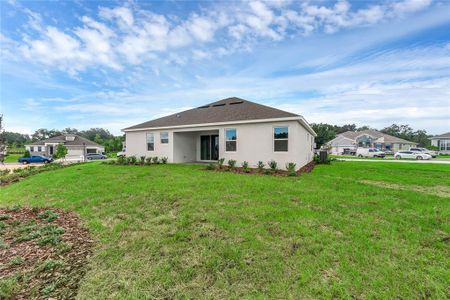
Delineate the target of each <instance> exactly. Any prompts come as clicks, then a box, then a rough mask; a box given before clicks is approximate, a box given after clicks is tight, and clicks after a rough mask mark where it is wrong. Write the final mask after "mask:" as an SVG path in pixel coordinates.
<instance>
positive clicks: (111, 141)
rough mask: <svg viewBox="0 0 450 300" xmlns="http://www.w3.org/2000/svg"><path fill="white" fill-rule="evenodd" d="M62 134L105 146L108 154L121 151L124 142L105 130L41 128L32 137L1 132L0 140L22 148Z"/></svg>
mask: <svg viewBox="0 0 450 300" xmlns="http://www.w3.org/2000/svg"><path fill="white" fill-rule="evenodd" d="M62 134H76V135H79V136H81V137H84V138H86V139H88V140H91V141H94V142H96V143H98V144H100V145H103V146H105V151H106V152H114V151H121V150H122V147H123V142H124V137H123V136H114V135H113V134H112V133H110V132H109V131H108V130H107V129H104V128H90V129H88V130H78V129H76V128H65V129H63V130H57V129H46V128H40V129H38V130H36V131H35V132H34V133H33V134H32V135H28V134H23V133H18V132H10V131H2V132H0V140H1V141H2V143H4V144H6V145H8V146H9V147H12V148H21V147H23V146H24V145H26V144H28V143H32V142H36V141H40V140H45V139H48V138H51V137H55V136H58V135H62Z"/></svg>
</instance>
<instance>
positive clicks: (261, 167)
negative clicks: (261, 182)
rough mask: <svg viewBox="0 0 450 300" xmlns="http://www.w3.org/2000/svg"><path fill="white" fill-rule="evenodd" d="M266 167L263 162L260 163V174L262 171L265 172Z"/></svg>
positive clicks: (258, 165)
mask: <svg viewBox="0 0 450 300" xmlns="http://www.w3.org/2000/svg"><path fill="white" fill-rule="evenodd" d="M265 166H266V165H265V164H264V163H263V162H262V161H258V164H257V167H258V171H259V172H260V173H262V171H264V167H265Z"/></svg>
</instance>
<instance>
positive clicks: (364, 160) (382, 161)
mask: <svg viewBox="0 0 450 300" xmlns="http://www.w3.org/2000/svg"><path fill="white" fill-rule="evenodd" d="M336 160H340V161H363V162H366V161H367V162H375V163H377V162H379V163H380V162H381V163H384V162H386V163H410V164H441V165H450V160H448V161H447V160H399V159H386V160H384V159H364V158H361V159H359V158H336Z"/></svg>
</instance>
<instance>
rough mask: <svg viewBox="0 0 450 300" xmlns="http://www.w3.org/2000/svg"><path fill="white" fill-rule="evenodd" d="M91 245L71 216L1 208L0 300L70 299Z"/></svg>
mask: <svg viewBox="0 0 450 300" xmlns="http://www.w3.org/2000/svg"><path fill="white" fill-rule="evenodd" d="M92 246H93V241H92V240H91V239H90V235H89V232H88V230H87V229H85V228H83V227H82V225H81V222H80V219H79V218H78V216H77V215H75V214H74V213H68V212H65V211H63V210H60V209H54V208H11V209H5V208H0V299H30V298H31V299H48V298H55V299H73V298H75V296H76V294H77V290H78V286H79V282H80V280H81V278H82V277H83V276H84V274H85V273H86V270H87V261H88V259H89V257H90V255H91V253H92Z"/></svg>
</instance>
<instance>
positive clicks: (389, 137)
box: [338, 129, 416, 144]
mask: <svg viewBox="0 0 450 300" xmlns="http://www.w3.org/2000/svg"><path fill="white" fill-rule="evenodd" d="M364 134H366V135H370V136H372V137H374V138H377V139H378V138H381V137H383V138H384V142H385V143H386V142H387V143H399V144H416V143H414V142H411V141H407V140H404V139H401V138H398V137H396V136H392V135H389V134H386V133H383V132H380V131H378V130H375V129H368V130H362V131H346V132H343V133H340V134H338V136H343V137H346V138H348V139H351V140H355V139H356V138H357V137H358V136H360V135H364Z"/></svg>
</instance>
